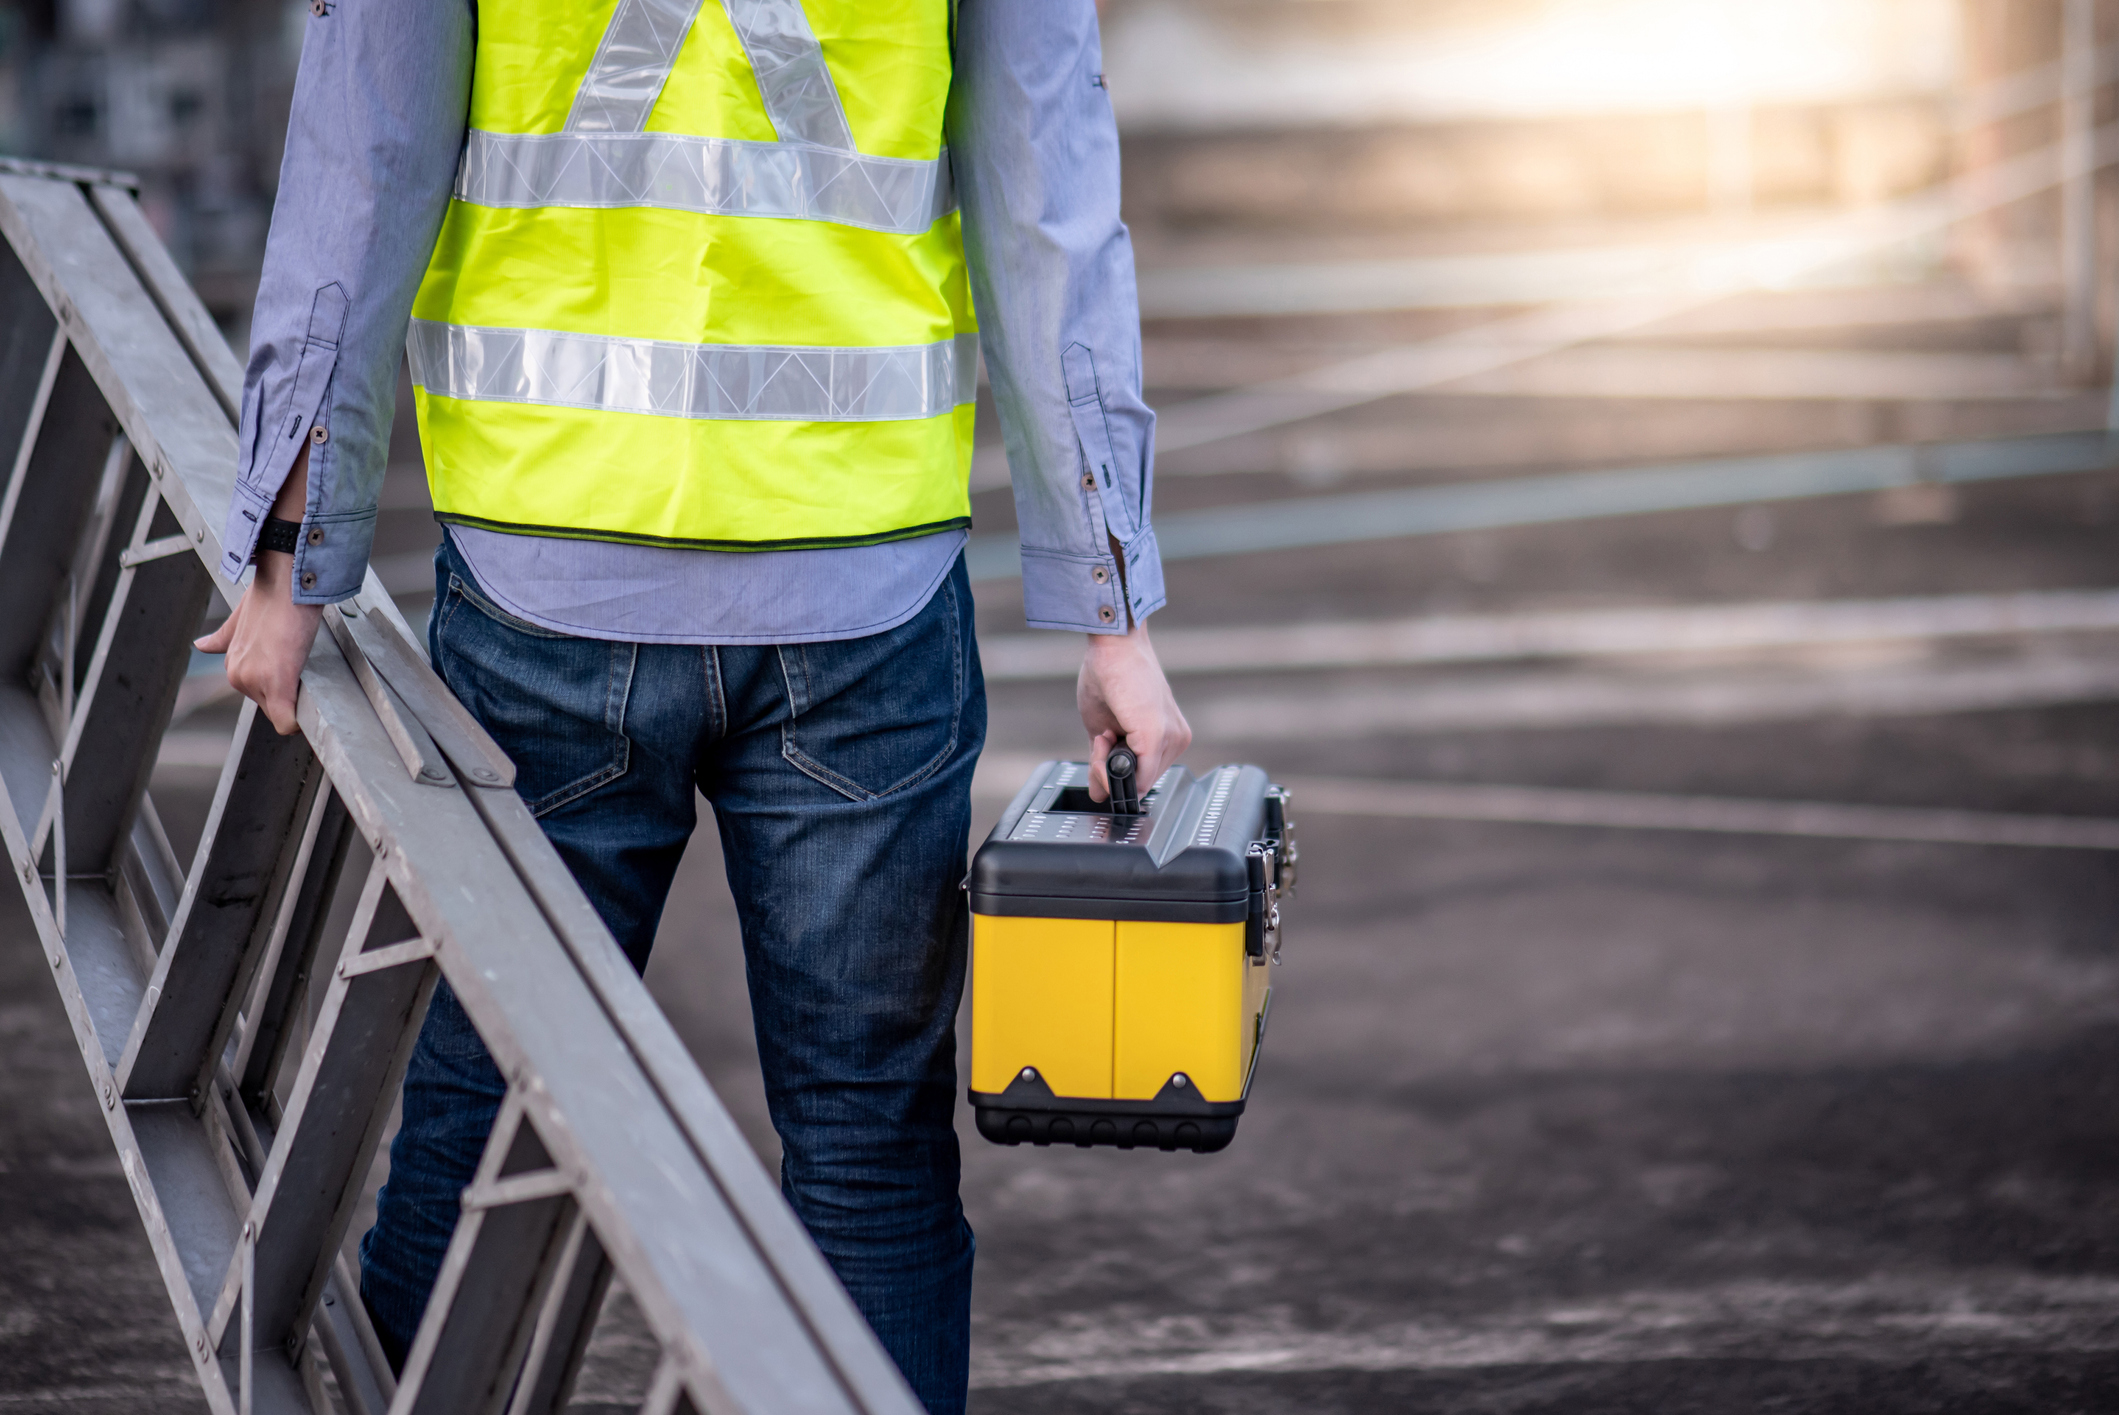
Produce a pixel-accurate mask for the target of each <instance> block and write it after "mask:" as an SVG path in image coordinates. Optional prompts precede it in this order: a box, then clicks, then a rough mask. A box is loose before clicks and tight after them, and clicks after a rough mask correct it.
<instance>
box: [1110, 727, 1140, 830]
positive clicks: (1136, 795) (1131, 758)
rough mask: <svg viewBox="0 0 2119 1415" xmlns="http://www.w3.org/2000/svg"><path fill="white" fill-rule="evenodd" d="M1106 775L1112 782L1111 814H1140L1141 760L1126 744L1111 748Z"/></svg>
mask: <svg viewBox="0 0 2119 1415" xmlns="http://www.w3.org/2000/svg"><path fill="white" fill-rule="evenodd" d="M1104 775H1105V776H1106V777H1108V778H1109V779H1110V782H1111V814H1112V815H1114V816H1137V815H1139V814H1140V758H1139V757H1137V756H1135V755H1134V752H1133V749H1132V748H1131V747H1129V746H1127V745H1126V744H1125V743H1124V742H1120V743H1118V744H1117V745H1115V746H1114V747H1112V748H1111V751H1110V753H1109V754H1108V755H1106V756H1105V758H1104Z"/></svg>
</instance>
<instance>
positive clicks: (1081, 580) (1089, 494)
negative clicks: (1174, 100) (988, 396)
mask: <svg viewBox="0 0 2119 1415" xmlns="http://www.w3.org/2000/svg"><path fill="white" fill-rule="evenodd" d="M1102 70H1103V59H1102V52H1101V49H1100V47H1099V42H1098V35H1097V22H1096V6H1095V4H1094V0H961V2H960V4H959V6H958V9H957V33H956V77H955V82H954V83H953V85H952V87H951V91H950V100H949V156H950V165H951V169H952V175H953V176H954V179H955V182H956V189H957V199H958V202H959V204H960V206H961V208H962V212H963V224H964V251H965V256H966V258H967V260H968V263H969V265H970V272H971V290H972V298H973V301H974V303H975V305H976V307H977V310H978V319H979V342H980V347H981V349H982V351H983V352H984V354H985V357H986V369H987V375H988V377H989V378H990V379H991V380H992V383H993V395H994V402H995V404H996V405H997V407H998V409H999V411H1000V418H1001V435H1002V438H1003V440H1004V442H1005V444H1006V446H1007V451H1008V467H1009V473H1010V477H1011V479H1012V481H1013V483H1014V488H1015V507H1016V515H1017V518H1018V520H1019V521H1020V523H1021V526H1022V545H1023V606H1024V614H1025V617H1026V618H1027V619H1028V620H1029V622H1030V623H1031V625H1032V626H1034V627H1037V628H1046V629H1080V630H1086V631H1087V632H1089V633H1092V634H1097V633H1104V634H1116V633H1123V632H1125V630H1126V629H1127V627H1128V626H1129V624H1130V623H1131V622H1132V621H1134V620H1138V619H1143V618H1146V617H1147V616H1148V615H1150V614H1152V613H1154V612H1155V611H1156V610H1158V609H1160V608H1161V607H1162V605H1163V577H1162V560H1161V557H1160V555H1159V554H1158V553H1157V551H1156V547H1155V531H1154V528H1153V527H1152V526H1151V525H1150V523H1149V511H1150V507H1151V503H1152V500H1153V489H1154V480H1153V466H1154V458H1155V414H1154V413H1153V412H1152V411H1151V410H1150V409H1149V407H1148V405H1147V403H1146V402H1145V401H1144V400H1143V399H1142V397H1141V372H1140V300H1139V295H1138V294H1137V292H1136V291H1135V288H1134V283H1133V243H1132V238H1131V237H1130V236H1129V235H1128V234H1127V232H1126V227H1125V223H1124V222H1122V221H1120V220H1119V214H1118V198H1119V159H1118V124H1117V121H1116V119H1115V118H1114V117H1113V115H1112V112H1111V102H1110V98H1109V95H1108V94H1107V93H1106V92H1105V89H1104V84H1103V73H1102ZM1114 544H1115V545H1116V546H1117V548H1118V549H1117V553H1116V554H1114V553H1113V549H1112V547H1113V545H1114Z"/></svg>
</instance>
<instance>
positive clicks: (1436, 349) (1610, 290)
mask: <svg viewBox="0 0 2119 1415" xmlns="http://www.w3.org/2000/svg"><path fill="white" fill-rule="evenodd" d="M2092 77H2094V74H2093V75H2092ZM2077 111H2081V105H2080V104H2079V103H2078V105H2077ZM2115 161H2119V123H2107V124H2105V125H2104V126H2103V127H2100V128H2094V129H2093V128H2089V127H2087V126H2081V127H2080V128H2079V130H2078V131H2074V132H2073V133H2072V134H2071V135H2070V136H2069V137H2067V138H2066V139H2065V140H2063V141H2061V142H2056V143H2051V144H2048V145H2047V146H2045V147H2041V148H2038V149H2035V150H2033V151H2031V152H2025V153H2019V154H2017V155H2015V156H2013V157H2009V158H2007V159H2006V160H2004V161H2001V162H1997V163H1994V164H1993V165H1991V166H1988V167H1982V168H1979V169H1977V170H1974V171H1970V172H1965V173H1962V174H1960V175H1958V176H1956V177H1953V178H1951V179H1950V180H1948V181H1945V182H1942V183H1939V184H1938V185H1936V186H1934V187H1931V188H1929V189H1928V190H1926V191H1923V192H1918V193H1915V194H1914V195H1912V196H1908V197H1904V198H1901V199H1899V200H1897V201H1894V202H1891V203H1890V204H1888V205H1885V206H1879V207H1876V208H1873V209H1870V210H1863V211H1855V212H1850V213H1848V214H1846V215H1842V216H1835V217H1832V218H1829V219H1826V220H1821V221H1817V222H1814V223H1810V224H1808V225H1806V226H1804V227H1801V228H1799V229H1796V230H1793V231H1787V232H1782V233H1779V234H1776V235H1772V236H1766V237H1760V238H1757V239H1752V240H1743V241H1733V242H1728V243H1725V244H1716V245H1713V246H1705V247H1692V248H1673V249H1672V251H1671V252H1670V255H1669V259H1668V260H1666V261H1663V262H1661V263H1654V262H1651V261H1638V262H1633V263H1626V262H1623V261H1621V262H1617V263H1615V264H1614V265H1613V268H1612V269H1611V270H1610V273H1611V274H1612V275H1613V276H1614V277H1617V278H1613V279H1612V280H1611V281H1610V283H1609V284H1608V285H1607V286H1606V287H1605V288H1604V289H1603V290H1602V291H1600V295H1601V298H1599V299H1595V300H1589V301H1581V302H1569V303H1560V304H1549V305H1542V306H1539V307H1536V308H1532V309H1529V310H1526V311H1524V312H1522V313H1518V314H1511V315H1507V316H1504V317H1502V318H1500V319H1495V320H1490V321H1487V322H1485V323H1481V324H1477V325H1473V326H1471V327H1470V328H1466V329H1458V330H1452V331H1451V332H1449V333H1446V334H1441V335H1437V336H1435V337H1433V338H1430V339H1423V340H1419V341H1417V342H1414V343H1409V344H1401V345H1397V346H1395V347H1392V348H1386V349H1378V350H1376V351H1374V352H1372V353H1367V354H1363V355H1360V356H1359V357H1356V358H1351V359H1343V360H1339V361H1336V362H1333V363H1330V364H1326V365H1324V366H1322V367H1318V368H1313V369H1309V370H1306V371H1304V372H1302V373H1298V374H1293V375H1290V376H1288V377H1285V378H1276V379H1269V380H1266V381H1265V382H1261V383H1255V384H1252V385H1249V386H1248V387H1243V388H1235V389H1230V390H1229V391H1227V392H1224V393H1214V394H1209V395H1207V396H1205V397H1202V398H1193V399H1190V400H1188V401H1186V402H1183V403H1178V404H1175V405H1173V406H1171V407H1168V408H1165V409H1164V410H1163V411H1162V413H1161V415H1160V417H1159V420H1158V422H1157V424H1156V431H1155V442H1156V447H1157V449H1158V450H1159V451H1160V452H1162V453H1163V454H1165V456H1167V455H1168V454H1169V453H1172V452H1179V451H1183V450H1184V449H1186V448H1191V447H1202V446H1205V445H1207V444H1209V443H1214V442H1220V441H1223V440H1224V439H1227V438H1234V437H1241V436H1244V435H1246V434H1249V433H1255V432H1263V431H1266V430H1268V429H1270V428H1276V427H1284V426H1287V425H1289V424H1292V423H1298V422H1303V421H1306V420H1308V419H1310V418H1316V417H1322V416H1324V415H1326V414H1329V413H1336V412H1343V411H1345V410H1347V409H1349V408H1357V407H1360V406H1362V405H1364V404H1367V403H1373V402H1376V401H1378V400H1379V399H1383V398H1392V397H1398V396H1401V395H1404V394H1409V393H1423V392H1447V391H1449V388H1450V385H1452V384H1454V383H1455V382H1456V381H1458V380H1459V379H1465V378H1470V377H1473V376H1476V375H1480V374H1487V373H1492V372H1494V371H1495V370H1498V369H1505V368H1510V367H1513V366H1515V365H1517V364H1521V363H1526V362H1528V361H1530V360H1532V359H1537V358H1542V357H1543V356H1545V355H1547V354H1552V353H1556V352H1558V351H1560V350H1562V349H1569V348H1573V347H1575V346H1577V345H1581V344H1588V343H1593V342H1595V341H1598V340H1603V339H1611V338H1615V337H1618V336H1621V335H1628V334H1635V333H1639V332H1642V331H1645V330H1647V329H1649V328H1651V327H1652V326H1654V325H1657V324H1661V323H1663V322H1664V321H1666V320H1671V319H1675V318H1677V317H1679V316H1681V315H1686V314H1690V313H1692V312H1694V311H1696V310H1700V309H1704V308H1706V307H1707V306H1710V305H1713V304H1716V303H1719V302H1720V301H1722V300H1725V299H1727V298H1729V297H1730V296H1732V295H1737V294H1742V293H1745V292H1747V291H1753V290H1772V289H1786V288H1788V287H1790V286H1793V285H1797V284H1800V283H1801V282H1802V281H1804V280H1806V279H1809V278H1811V277H1813V276H1815V275H1816V274H1818V273H1819V272H1821V271H1827V270H1830V269H1832V268H1834V267H1838V266H1843V265H1845V264H1846V263H1847V262H1849V261H1852V260H1855V259H1857V258H1861V257H1864V256H1868V255H1872V254H1874V253H1877V252H1880V251H1886V250H1889V249H1891V248H1893V247H1895V246H1900V245H1903V244H1905V243H1906V242H1908V241H1914V240H1919V239H1921V238H1924V237H1928V236H1933V235H1935V234H1936V233H1938V232H1941V231H1945V230H1948V229H1949V228H1950V227H1951V226H1953V225H1955V224H1956V223H1958V222H1960V221H1963V220H1965V219H1967V218H1969V217H1973V216H1978V215H1982V214H1984V213H1986V212H1989V211H1994V210H1997V209H1999V208H2001V207H2004V206H2009V205H2011V204H2013V203H2015V202H2019V201H2022V200H2024V199H2025V198H2026V197H2032V196H2037V195H2039V194H2040V193H2043V192H2047V191H2050V190H2052V189H2053V188H2055V187H2065V186H2067V185H2068V184H2069V183H2074V184H2075V185H2076V187H2077V189H2078V190H2087V187H2086V186H2084V185H2083V184H2085V183H2087V182H2088V181H2089V180H2090V179H2091V178H2093V177H2094V175H2095V174H2096V173H2097V172H2099V171H2101V170H2103V169H2104V168H2105V167H2107V166H2109V165H2111V164H2112V163H2113V162H2115ZM2085 249H2086V248H2085ZM1607 259H1608V258H1607ZM1231 278H1232V279H1234V280H1239V281H1240V280H1241V279H1242V278H1243V272H1238V273H1237V274H1236V275H1235V276H1233V277H1231ZM2074 373H2075V376H2077V377H2079V376H2081V375H2080V371H2079V370H2077V371H2074ZM1223 470H1226V468H1224V467H1221V466H1218V465H1214V464H1211V463H1210V464H1207V465H1203V466H1201V467H1199V468H1198V471H1199V472H1200V473H1209V472H1220V471H1223ZM1166 472H1167V474H1169V475H1186V474H1187V472H1188V469H1187V467H1186V465H1185V463H1184V462H1182V461H1179V462H1177V463H1174V464H1172V465H1170V466H1169V467H1168V468H1167V469H1166ZM1007 484H1008V459H1007V456H1006V454H1005V452H1004V451H1003V450H1002V449H1001V448H998V447H988V448H985V449H983V450H981V451H980V452H979V453H978V454H977V455H976V456H975V457H974V458H973V459H972V466H971V489H972V490H973V491H990V490H994V489H996V488H999V487H1002V486H1006V485H1007Z"/></svg>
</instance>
